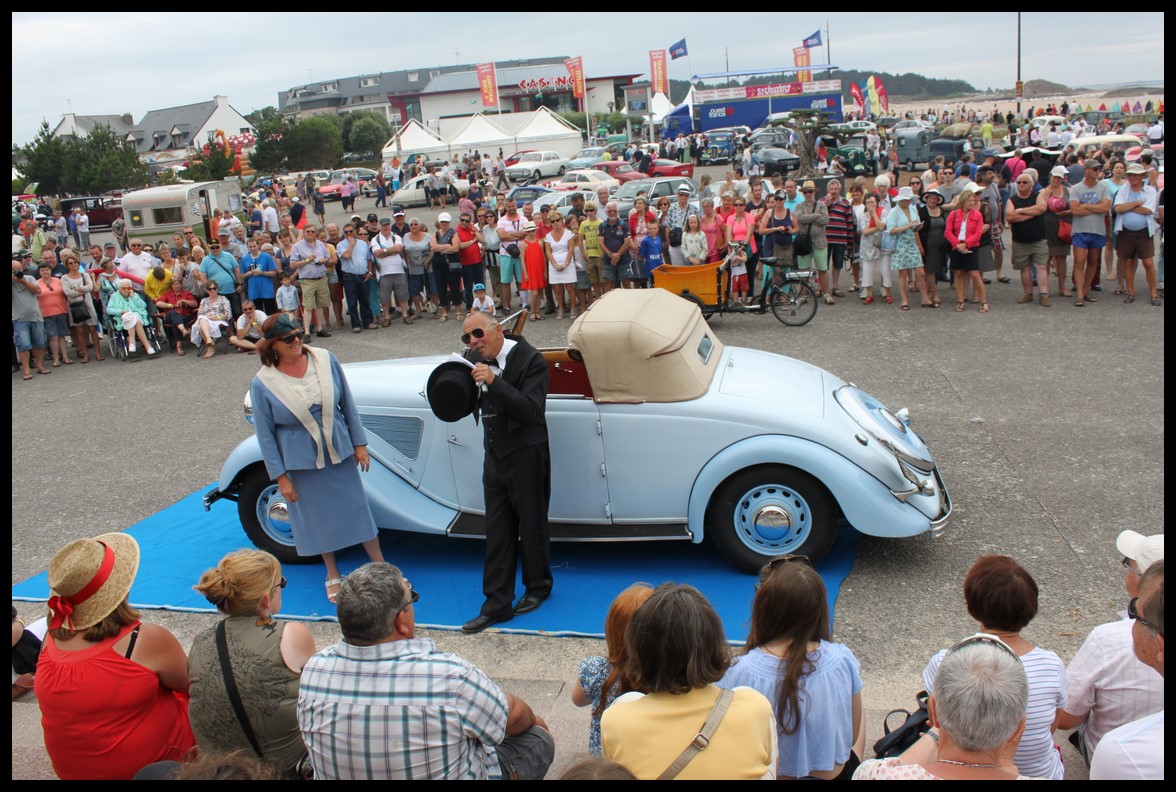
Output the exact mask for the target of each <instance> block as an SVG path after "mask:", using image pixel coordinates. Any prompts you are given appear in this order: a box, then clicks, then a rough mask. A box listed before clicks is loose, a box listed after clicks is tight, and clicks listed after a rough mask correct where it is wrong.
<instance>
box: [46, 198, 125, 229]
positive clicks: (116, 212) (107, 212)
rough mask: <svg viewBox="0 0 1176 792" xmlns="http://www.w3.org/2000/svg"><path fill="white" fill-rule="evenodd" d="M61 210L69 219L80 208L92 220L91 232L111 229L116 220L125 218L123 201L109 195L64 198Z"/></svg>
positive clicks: (60, 205) (60, 206)
mask: <svg viewBox="0 0 1176 792" xmlns="http://www.w3.org/2000/svg"><path fill="white" fill-rule="evenodd" d="M59 208H60V209H61V214H62V215H65V216H67V217H68V216H69V213H70V212H72V211H73V210H74V209H75V208H80V209H81V210H82V211H83V212H85V213H86V216H87V217H88V218H90V230H94V229H98V228H110V225H111V224H112V223H113V222H114V221H115V220H117V219H118V218H120V217H122V216H123V207H122V199H121V198H111V197H110V196H107V195H86V196H81V197H74V198H62V199H61V203H60V204H59Z"/></svg>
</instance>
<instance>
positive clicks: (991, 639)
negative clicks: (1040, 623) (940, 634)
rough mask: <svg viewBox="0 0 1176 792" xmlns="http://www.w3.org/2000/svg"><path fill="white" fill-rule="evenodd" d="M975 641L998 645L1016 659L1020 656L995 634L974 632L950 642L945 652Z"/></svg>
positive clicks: (975, 642)
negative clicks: (952, 642)
mask: <svg viewBox="0 0 1176 792" xmlns="http://www.w3.org/2000/svg"><path fill="white" fill-rule="evenodd" d="M977 643H986V644H992V645H993V646H997V647H1000V648H1001V649H1003V650H1004V651H1006V652H1008V653H1009V654H1010V655H1012V656H1013V657H1015V658H1017V660H1020V659H1021V656H1020V655H1018V654H1017V653H1016V652H1014V651H1013V648H1012V647H1011V646H1009V645H1008V644H1007V643H1005V642H1004V641H1002V640H1001V639H1000V638H998V637H996V636H995V635H989V634H988V633H976V634H975V635H970V636H968V637H967V638H965V639H964V640H962V641H960V642H958V643H955V644H952V646H951V648H950V649H948V650H947V653H948V654H951V653H952V652H954V651H956V650H957V649H963V648H964V647H965V646H969V645H971V644H977Z"/></svg>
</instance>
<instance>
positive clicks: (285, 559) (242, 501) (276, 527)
mask: <svg viewBox="0 0 1176 792" xmlns="http://www.w3.org/2000/svg"><path fill="white" fill-rule="evenodd" d="M287 509H288V506H287V504H286V499H285V498H283V497H282V493H281V491H279V489H278V484H277V482H276V481H274V480H273V479H271V478H270V477H269V474H268V473H267V472H266V469H265V465H255V466H254V467H253V468H252V469H251V470H250V471H249V472H247V473H246V474H245V480H244V482H242V484H241V487H240V489H239V490H238V493H237V516H238V517H240V519H241V527H243V528H244V529H245V535H246V536H248V537H249V541H251V542H253V545H254V546H255V547H256V548H257V549H258V550H265V551H266V552H267V553H270V554H272V555H273V556H274V557H275V558H277V559H278V561H280V562H282V563H283V564H310V563H313V562H314V561H316V560H317V558H316V557H315V556H300V555H298V551H297V550H296V549H295V548H294V534H293V533H292V532H291V529H290V516H289V513H288V511H287Z"/></svg>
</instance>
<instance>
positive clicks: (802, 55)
mask: <svg viewBox="0 0 1176 792" xmlns="http://www.w3.org/2000/svg"><path fill="white" fill-rule="evenodd" d="M792 65H793V66H808V65H809V51H808V47H793V48H792ZM796 79H798V80H800V81H801V82H802V83H804V82H812V79H813V73H812V72H811V71H798V72H797V73H796Z"/></svg>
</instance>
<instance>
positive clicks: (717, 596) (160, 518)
mask: <svg viewBox="0 0 1176 792" xmlns="http://www.w3.org/2000/svg"><path fill="white" fill-rule="evenodd" d="M207 489H209V487H206V488H204V489H202V490H199V491H197V492H194V493H192V494H191V495H189V496H187V497H186V498H183V499H182V500H180V501H179V502H177V503H174V504H172V505H171V506H169V507H167V508H166V509H164V510H163V511H161V512H159V513H158V514H154V515H152V516H150V517H148V518H147V519H145V520H143V521H142V522H139V523H137V524H136V525H133V526H131V527H130V528H129V529H128V531H127V532H128V533H130V534H131V535H132V536H134V537H135V539H136V540H138V542H139V546H140V548H141V553H142V557H141V559H140V563H139V574H138V577H137V578H136V580H135V584H134V586H133V587H132V589H131V596H130V599H131V603H132V604H133V605H135V606H136V607H139V608H157V609H164V610H176V611H195V612H209V613H211V612H213V611H214V609H213V608H212V606H211V605H209V603H208V602H207V600H205V599H204V598H203V597H202V596H201V595H200V594H198V593H196V592H195V591H193V590H192V586H193V585H194V584H195V583H196V582H197V581H198V580H199V579H200V575H201V574H202V573H203V572H204V570H206V569H208V568H209V567H212V566H215V565H216V563H217V561H219V560H220V558H221V557H222V556H224V554H225V553H228V552H230V551H232V550H236V549H239V548H241V547H248V546H249V542H248V540H247V539H246V537H245V533H244V531H243V530H242V528H241V525H240V523H239V522H238V520H237V508H236V505H235V504H233V503H231V502H221V503H217V504H215V505H214V506H213V507H212V511H211V512H205V511H204V508H203V506H202V502H201V496H202V494H203V493H204V492H205V491H207ZM859 538H860V534H858V532H857V531H856V530H854V529H853V528H851V527H850V526H848V525H846V524H845V523H842V528H841V531H840V532H839V535H838V539H837V542H836V544H835V545H834V547H833V550H832V552H830V554H829V555H828V556H827V557H826V558H825V560H824V561H822V562H821V564H820V565H819V566H818V571H819V572H820V573H821V577H822V578H823V579H824V581H825V585H826V587H827V588H828V590H829V608H830V612H833V603H834V602H835V601H836V599H837V592H838V590H839V588H840V586H841V582H842V581H843V580H844V579H845V577H846V575H848V574H849V571H850V569H851V568H852V567H853V561H854V555H855V551H856V548H857V544H858V540H859ZM380 544H381V546H382V547H383V549H384V557H385V558H386V559H387V560H388V561H389V562H391V563H393V564H396V565H397V566H398V567H400V568H401V569H402V570H404V572H405V575H406V577H408V579H409V580H411V581H412V584H413V588H415V589H417V590H418V591H419V592H420V594H421V601H420V603H419V604H418V605H417V622H418V623H419V624H420V625H421V626H424V627H434V628H439V629H457V628H459V627H460V626H461V624H462V623H463V622H465V621H466V620H468V619H470V618H472V617H473V616H475V615H477V613H478V608H479V607H480V605H481V604H482V559H483V545H482V542H481V541H480V540H477V539H451V538H446V537H443V536H425V535H421V534H411V533H405V532H402V531H382V532H381V533H380ZM366 560H367V557H366V555H365V554H364V552H363V550H362V548H358V547H356V548H353V549H350V550H348V551H346V552H343V553H340V554H339V556H338V561H339V568H340V570H341V571H342V572H343V573H344V574H346V573H347V572H348V571H350V570H352V569H355V568H356V567H358V566H360V565H361V564H363V563H364V562H365V561H366ZM551 561H552V567H553V572H554V576H555V589H554V591H553V593H552V595H551V598H550V599H549V600H548V601H547V602H546V603H544V605H543V607H542V608H540V609H539V610H537V611H534V612H532V613H529V614H527V615H525V616H518V617H516V618H515V619H514V620H513V621H510V622H507V623H505V624H502V625H499V626H498V629H501V630H503V631H504V632H519V633H533V634H544V635H578V636H592V637H603V635H604V618H605V615H606V614H607V612H608V607H609V604H610V603H611V602H612V600H613V598H614V597H615V596H616V595H617V594H619V593H620V592H621V591H622V590H624V589H625V588H626V587H627V586H629V585H630V584H632V583H634V582H637V581H644V582H647V583H651V584H653V585H657V584H659V583H664V582H666V581H673V582H675V583H689V584H690V585H692V586H695V587H696V588H698V589H699V591H701V592H702V593H703V594H704V595H705V596H706V597H707V598H708V599H709V600H710V601H711V603H712V604H713V605H714V607H715V610H717V611H718V613H719V616H720V617H722V619H723V625H724V628H725V629H726V632H727V636H728V638H730V639H731V640H733V641H742V640H743V639H744V638H745V637H746V635H747V621H748V617H749V615H750V610H751V601H752V598H753V596H754V589H755V577H754V576H752V575H747V574H744V573H741V572H738V571H736V570H735V569H734V568H732V567H731V566H730V565H729V564H728V563H727V562H726V561H725V560H724V559H723V558H722V557H721V556H720V555H719V554H718V553H717V551H715V549H714V548H713V547H711V546H710V544H709V543H704V544H701V545H695V544H691V543H688V542H634V543H613V542H604V543H587V544H573V543H566V542H554V543H552V546H551ZM282 571H283V574H284V575H285V576H286V578H287V580H289V584H288V585H287V587H286V590H285V592H284V596H283V605H282V615H283V616H285V617H286V618H289V619H302V620H311V621H314V620H318V621H328V620H329V621H333V620H334V619H335V615H334V608H333V607H332V606H331V604H330V603H328V602H327V598H326V592H325V589H324V587H323V579H324V577H325V575H324V574H323V566H322V564H321V563H316V564H304V565H292V564H291V565H286V566H284V567H283V570H282ZM522 592H523V588H522V582H521V581H519V582H518V583H517V594H518V595H521V594H522ZM48 596H49V586H48V582H47V580H46V573H44V572H42V573H41V574H39V575H36V576H35V577H32V578H29V579H28V580H25V581H23V582H21V583H19V584H17V585H15V586H13V587H12V599H13V600H18V601H27V602H43V601H45V600H46V599H48Z"/></svg>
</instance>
